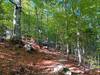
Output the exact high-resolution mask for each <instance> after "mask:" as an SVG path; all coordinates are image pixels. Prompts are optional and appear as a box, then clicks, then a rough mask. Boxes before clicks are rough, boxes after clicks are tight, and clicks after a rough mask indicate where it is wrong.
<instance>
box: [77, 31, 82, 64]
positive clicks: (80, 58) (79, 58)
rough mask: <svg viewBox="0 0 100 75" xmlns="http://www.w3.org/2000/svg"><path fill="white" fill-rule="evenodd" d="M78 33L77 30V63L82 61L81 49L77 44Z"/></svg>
mask: <svg viewBox="0 0 100 75" xmlns="http://www.w3.org/2000/svg"><path fill="white" fill-rule="evenodd" d="M79 35H80V33H79V32H77V52H78V61H79V65H80V64H81V62H82V57H81V49H80V44H79Z"/></svg>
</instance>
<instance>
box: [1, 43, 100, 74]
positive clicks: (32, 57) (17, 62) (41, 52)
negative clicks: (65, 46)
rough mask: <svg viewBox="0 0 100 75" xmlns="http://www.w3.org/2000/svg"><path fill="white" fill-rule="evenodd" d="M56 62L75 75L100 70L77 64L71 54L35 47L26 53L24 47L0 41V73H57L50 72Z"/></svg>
mask: <svg viewBox="0 0 100 75" xmlns="http://www.w3.org/2000/svg"><path fill="white" fill-rule="evenodd" d="M36 47H37V46H36ZM58 64H62V65H64V66H65V67H67V68H68V69H69V70H70V71H71V72H73V73H75V74H76V75H100V70H97V69H94V70H89V69H88V68H86V66H83V65H80V66H78V62H77V61H76V60H75V59H74V57H73V56H72V55H70V56H69V57H68V56H66V55H64V53H62V52H58V51H57V50H47V49H41V48H38V47H37V49H36V50H34V51H33V52H32V53H28V52H26V51H25V49H24V48H18V47H17V46H15V45H13V44H11V43H7V42H6V43H0V75H57V74H53V73H52V72H53V70H54V68H55V67H56V66H57V65H58ZM59 75H61V74H59ZM73 75H74V74H73Z"/></svg>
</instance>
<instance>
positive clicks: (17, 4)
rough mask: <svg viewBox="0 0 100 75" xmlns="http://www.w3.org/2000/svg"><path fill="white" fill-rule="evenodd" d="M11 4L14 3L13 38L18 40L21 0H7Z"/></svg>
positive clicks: (19, 36)
mask: <svg viewBox="0 0 100 75" xmlns="http://www.w3.org/2000/svg"><path fill="white" fill-rule="evenodd" d="M9 1H10V2H11V3H12V4H14V19H13V25H14V30H13V40H15V41H20V39H21V24H20V19H21V0H15V1H14V0H9Z"/></svg>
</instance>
